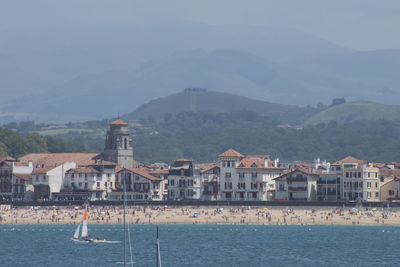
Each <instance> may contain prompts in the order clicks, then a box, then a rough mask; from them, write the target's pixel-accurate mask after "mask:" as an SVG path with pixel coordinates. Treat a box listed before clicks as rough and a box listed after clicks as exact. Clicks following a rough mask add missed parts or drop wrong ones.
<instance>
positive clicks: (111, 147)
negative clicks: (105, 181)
mask: <svg viewBox="0 0 400 267" xmlns="http://www.w3.org/2000/svg"><path fill="white" fill-rule="evenodd" d="M104 160H107V161H111V162H115V163H117V164H118V165H119V166H121V167H125V168H132V167H133V147H132V138H131V136H130V134H129V130H128V124H127V123H126V122H124V121H122V120H120V119H117V120H115V121H113V122H112V123H110V130H108V131H107V136H106V142H105V148H104Z"/></svg>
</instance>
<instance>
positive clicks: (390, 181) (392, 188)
mask: <svg viewBox="0 0 400 267" xmlns="http://www.w3.org/2000/svg"><path fill="white" fill-rule="evenodd" d="M399 181H400V169H388V168H380V169H379V185H380V188H379V200H380V201H391V200H398V199H399V192H400V191H399Z"/></svg>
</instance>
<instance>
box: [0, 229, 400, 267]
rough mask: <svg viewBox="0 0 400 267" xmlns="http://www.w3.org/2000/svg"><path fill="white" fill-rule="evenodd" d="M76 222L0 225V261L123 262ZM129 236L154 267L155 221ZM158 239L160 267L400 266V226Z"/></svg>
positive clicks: (182, 233)
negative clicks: (85, 239) (78, 232)
mask: <svg viewBox="0 0 400 267" xmlns="http://www.w3.org/2000/svg"><path fill="white" fill-rule="evenodd" d="M75 227H76V226H74V225H0V266H15V267H17V266H21V267H22V266H24V267H26V266H44V267H49V266H58V267H59V266H65V267H71V266H123V264H121V262H122V261H123V243H119V244H103V243H89V244H77V243H74V242H73V241H71V237H72V236H73V233H74V231H75ZM129 234H130V235H129V236H130V238H127V260H128V262H131V256H130V251H132V261H133V262H134V265H133V266H153V267H154V266H156V245H155V244H156V226H155V225H130V226H129ZM89 236H92V237H98V238H102V239H107V240H114V241H122V240H123V227H122V226H121V225H89ZM129 239H130V241H131V248H130V246H129V242H128V241H129ZM159 241H160V247H161V260H162V266H163V267H166V266H216V267H219V266H221V267H222V266H229V267H232V266H245V267H249V266H336V267H338V266H400V227H397V226H359V225H357V226H331V225H320V226H318V225H311V226H310V225H304V226H300V225H159ZM127 266H132V265H127Z"/></svg>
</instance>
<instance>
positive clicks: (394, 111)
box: [305, 102, 400, 125]
mask: <svg viewBox="0 0 400 267" xmlns="http://www.w3.org/2000/svg"><path fill="white" fill-rule="evenodd" d="M399 118H400V106H396V105H385V104H379V103H374V102H349V103H345V104H341V105H337V106H332V107H330V108H328V109H326V110H323V111H321V112H319V113H316V114H315V115H314V116H312V117H311V118H309V119H308V120H306V122H305V124H306V125H316V124H318V123H329V122H330V121H332V120H333V121H336V122H337V123H348V122H353V121H357V120H381V119H384V120H388V121H392V120H398V119H399Z"/></svg>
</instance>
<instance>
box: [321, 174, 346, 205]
mask: <svg viewBox="0 0 400 267" xmlns="http://www.w3.org/2000/svg"><path fill="white" fill-rule="evenodd" d="M340 181H341V174H337V173H325V172H320V171H319V173H318V180H317V200H318V201H330V202H336V201H340V200H341V194H340V186H341V184H340Z"/></svg>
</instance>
